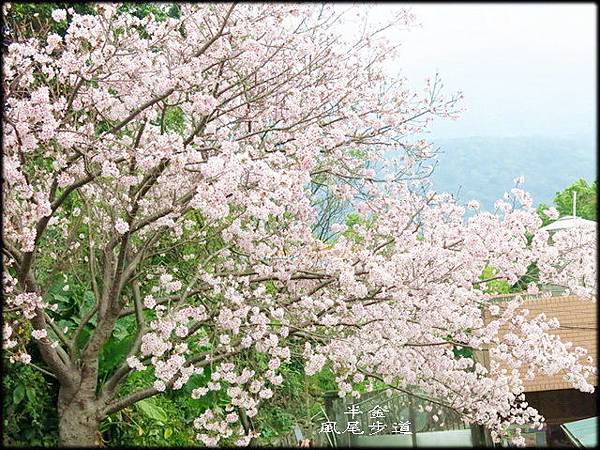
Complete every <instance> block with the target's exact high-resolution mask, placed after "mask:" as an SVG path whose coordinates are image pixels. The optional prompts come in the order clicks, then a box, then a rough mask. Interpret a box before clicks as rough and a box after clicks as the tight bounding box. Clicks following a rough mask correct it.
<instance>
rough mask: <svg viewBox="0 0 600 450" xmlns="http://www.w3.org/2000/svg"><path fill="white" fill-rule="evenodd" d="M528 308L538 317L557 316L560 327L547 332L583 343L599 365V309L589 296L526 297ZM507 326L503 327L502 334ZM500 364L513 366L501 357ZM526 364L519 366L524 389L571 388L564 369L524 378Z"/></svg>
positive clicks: (525, 305)
mask: <svg viewBox="0 0 600 450" xmlns="http://www.w3.org/2000/svg"><path fill="white" fill-rule="evenodd" d="M522 309H528V310H529V315H528V317H535V316H537V315H538V314H541V313H545V314H546V316H547V318H548V319H553V318H557V319H558V321H559V322H560V327H559V328H558V329H552V330H549V331H548V332H549V333H551V334H558V335H559V336H560V338H561V341H562V342H563V343H567V342H572V343H573V347H572V348H574V347H583V348H586V349H587V350H588V355H590V356H591V357H592V358H594V362H593V364H594V365H596V360H597V356H598V348H597V343H596V337H597V332H598V322H597V313H596V304H595V303H593V302H591V301H590V300H584V299H581V298H579V297H575V296H560V297H549V298H543V297H538V298H526V300H525V301H524V302H523V305H522V306H521V307H520V310H522ZM503 330H505V327H502V328H501V329H500V334H502V332H503ZM488 358H489V355H484V361H486V362H487V361H488ZM500 363H501V367H503V368H506V369H507V370H509V371H510V370H511V369H510V368H509V367H508V365H506V364H504V363H503V362H502V361H501V362H500ZM526 371H527V368H526V367H525V366H523V367H521V368H520V372H521V374H522V375H523V380H524V382H523V384H524V386H525V392H536V391H550V390H556V389H572V388H573V386H572V385H571V384H570V383H569V382H567V381H564V380H563V375H564V374H563V373H559V374H557V375H554V376H547V375H542V374H537V375H536V377H535V378H534V379H533V380H525V377H524V375H525V373H526ZM592 384H594V385H595V386H597V385H598V378H597V376H596V377H594V378H593V383H592Z"/></svg>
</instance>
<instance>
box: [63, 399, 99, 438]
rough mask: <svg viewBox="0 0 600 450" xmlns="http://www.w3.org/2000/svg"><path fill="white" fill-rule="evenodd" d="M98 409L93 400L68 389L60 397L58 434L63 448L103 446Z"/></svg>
mask: <svg viewBox="0 0 600 450" xmlns="http://www.w3.org/2000/svg"><path fill="white" fill-rule="evenodd" d="M99 425H100V421H99V420H98V408H97V405H96V402H95V401H94V399H93V398H89V396H85V395H82V394H81V391H79V392H75V394H73V392H72V391H70V390H67V389H63V388H61V389H60V392H59V397H58V433H59V445H60V446H61V447H96V446H99V445H101V444H102V440H101V439H100V437H101V435H100V432H99V429H98V428H99Z"/></svg>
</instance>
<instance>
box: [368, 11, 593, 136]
mask: <svg viewBox="0 0 600 450" xmlns="http://www.w3.org/2000/svg"><path fill="white" fill-rule="evenodd" d="M407 6H410V7H411V8H412V10H413V12H414V13H415V14H416V16H417V22H418V23H420V24H421V26H419V27H416V28H412V29H411V30H409V31H396V32H394V35H393V36H390V37H391V38H392V40H393V41H397V40H399V41H400V42H402V43H403V45H402V47H401V50H400V59H399V60H398V63H397V67H395V68H394V72H397V70H398V69H401V70H402V74H403V75H405V76H406V77H407V78H408V79H409V82H410V83H411V84H412V85H413V86H414V87H415V88H418V89H420V88H421V87H422V86H423V84H424V79H425V78H426V77H427V76H432V75H434V74H435V72H436V71H438V72H439V73H440V75H441V77H442V80H443V81H444V84H445V86H446V88H447V90H448V91H458V90H460V91H462V92H463V93H464V96H465V99H464V103H463V106H465V107H466V108H467V111H465V112H464V113H463V115H462V116H461V118H460V119H459V120H458V121H449V120H446V121H438V122H437V123H435V124H434V126H433V128H432V131H433V133H432V136H433V137H440V138H441V137H466V136H519V135H546V136H559V135H560V136H564V135H580V136H581V135H585V136H589V137H590V138H591V137H592V136H594V135H595V124H596V119H595V114H596V82H595V80H596V5H595V4H592V3H589V4H574V5H573V4H553V3H548V4H505V3H500V4H489V3H488V4H461V3H454V4H432V3H428V4H424V3H420V4H413V5H411V4H408V3H392V4H377V5H376V6H374V7H373V8H372V9H371V14H370V17H371V18H372V19H374V20H377V19H378V18H379V17H383V16H385V15H388V14H389V13H390V9H395V8H403V7H407Z"/></svg>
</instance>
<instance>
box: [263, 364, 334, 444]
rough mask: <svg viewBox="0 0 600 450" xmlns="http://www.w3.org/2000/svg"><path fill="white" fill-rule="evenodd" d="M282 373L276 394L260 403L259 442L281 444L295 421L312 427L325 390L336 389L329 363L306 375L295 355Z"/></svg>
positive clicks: (303, 426) (301, 425) (306, 427)
mask: <svg viewBox="0 0 600 450" xmlns="http://www.w3.org/2000/svg"><path fill="white" fill-rule="evenodd" d="M281 374H282V375H283V384H282V385H281V386H279V387H278V389H277V390H275V394H274V396H273V398H272V399H270V401H268V402H265V403H264V404H263V405H262V406H261V408H260V410H259V414H258V416H257V417H256V420H255V422H254V425H255V427H256V428H258V429H260V430H261V435H260V436H259V437H258V439H257V442H256V445H258V446H272V445H276V444H278V443H279V439H281V438H282V437H283V436H285V435H286V434H288V433H290V432H292V430H293V427H294V425H295V424H298V425H299V426H300V427H301V428H302V429H303V430H307V431H308V430H310V429H311V427H312V426H313V424H312V417H313V416H315V415H316V414H318V413H319V412H320V410H321V407H322V405H323V396H324V394H325V393H327V392H331V391H337V385H336V383H335V375H334V374H333V372H332V371H331V369H330V368H329V367H327V366H326V367H325V368H324V369H323V370H322V371H321V372H319V373H316V374H314V375H311V376H307V375H306V374H305V373H304V366H303V363H302V361H301V359H299V358H292V360H291V361H290V362H289V363H288V364H283V365H282V366H281ZM313 431H318V430H313Z"/></svg>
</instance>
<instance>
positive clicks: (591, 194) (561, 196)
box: [536, 178, 597, 226]
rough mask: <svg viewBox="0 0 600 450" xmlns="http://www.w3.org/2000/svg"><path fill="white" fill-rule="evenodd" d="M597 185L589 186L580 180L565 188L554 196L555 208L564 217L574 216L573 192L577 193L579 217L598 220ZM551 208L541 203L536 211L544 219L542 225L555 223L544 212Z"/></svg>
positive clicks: (594, 183)
mask: <svg viewBox="0 0 600 450" xmlns="http://www.w3.org/2000/svg"><path fill="white" fill-rule="evenodd" d="M596 190H597V184H596V181H594V182H593V183H591V184H588V182H587V181H586V180H584V179H583V178H580V179H579V180H577V181H576V182H574V183H573V184H571V185H570V186H569V187H567V188H565V189H564V190H563V191H561V192H557V193H556V195H555V196H554V206H555V208H556V209H557V210H558V212H559V213H560V215H561V217H562V216H570V215H572V214H573V192H577V200H576V201H577V211H576V213H577V217H582V218H584V219H588V220H596V202H597V192H596ZM548 208H549V206H548V205H546V204H544V203H540V205H539V206H538V207H537V209H536V211H537V213H538V215H539V216H540V218H541V219H542V224H543V225H544V226H545V225H548V224H549V223H552V222H553V219H550V218H549V217H548V216H546V214H544V210H546V209H548Z"/></svg>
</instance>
